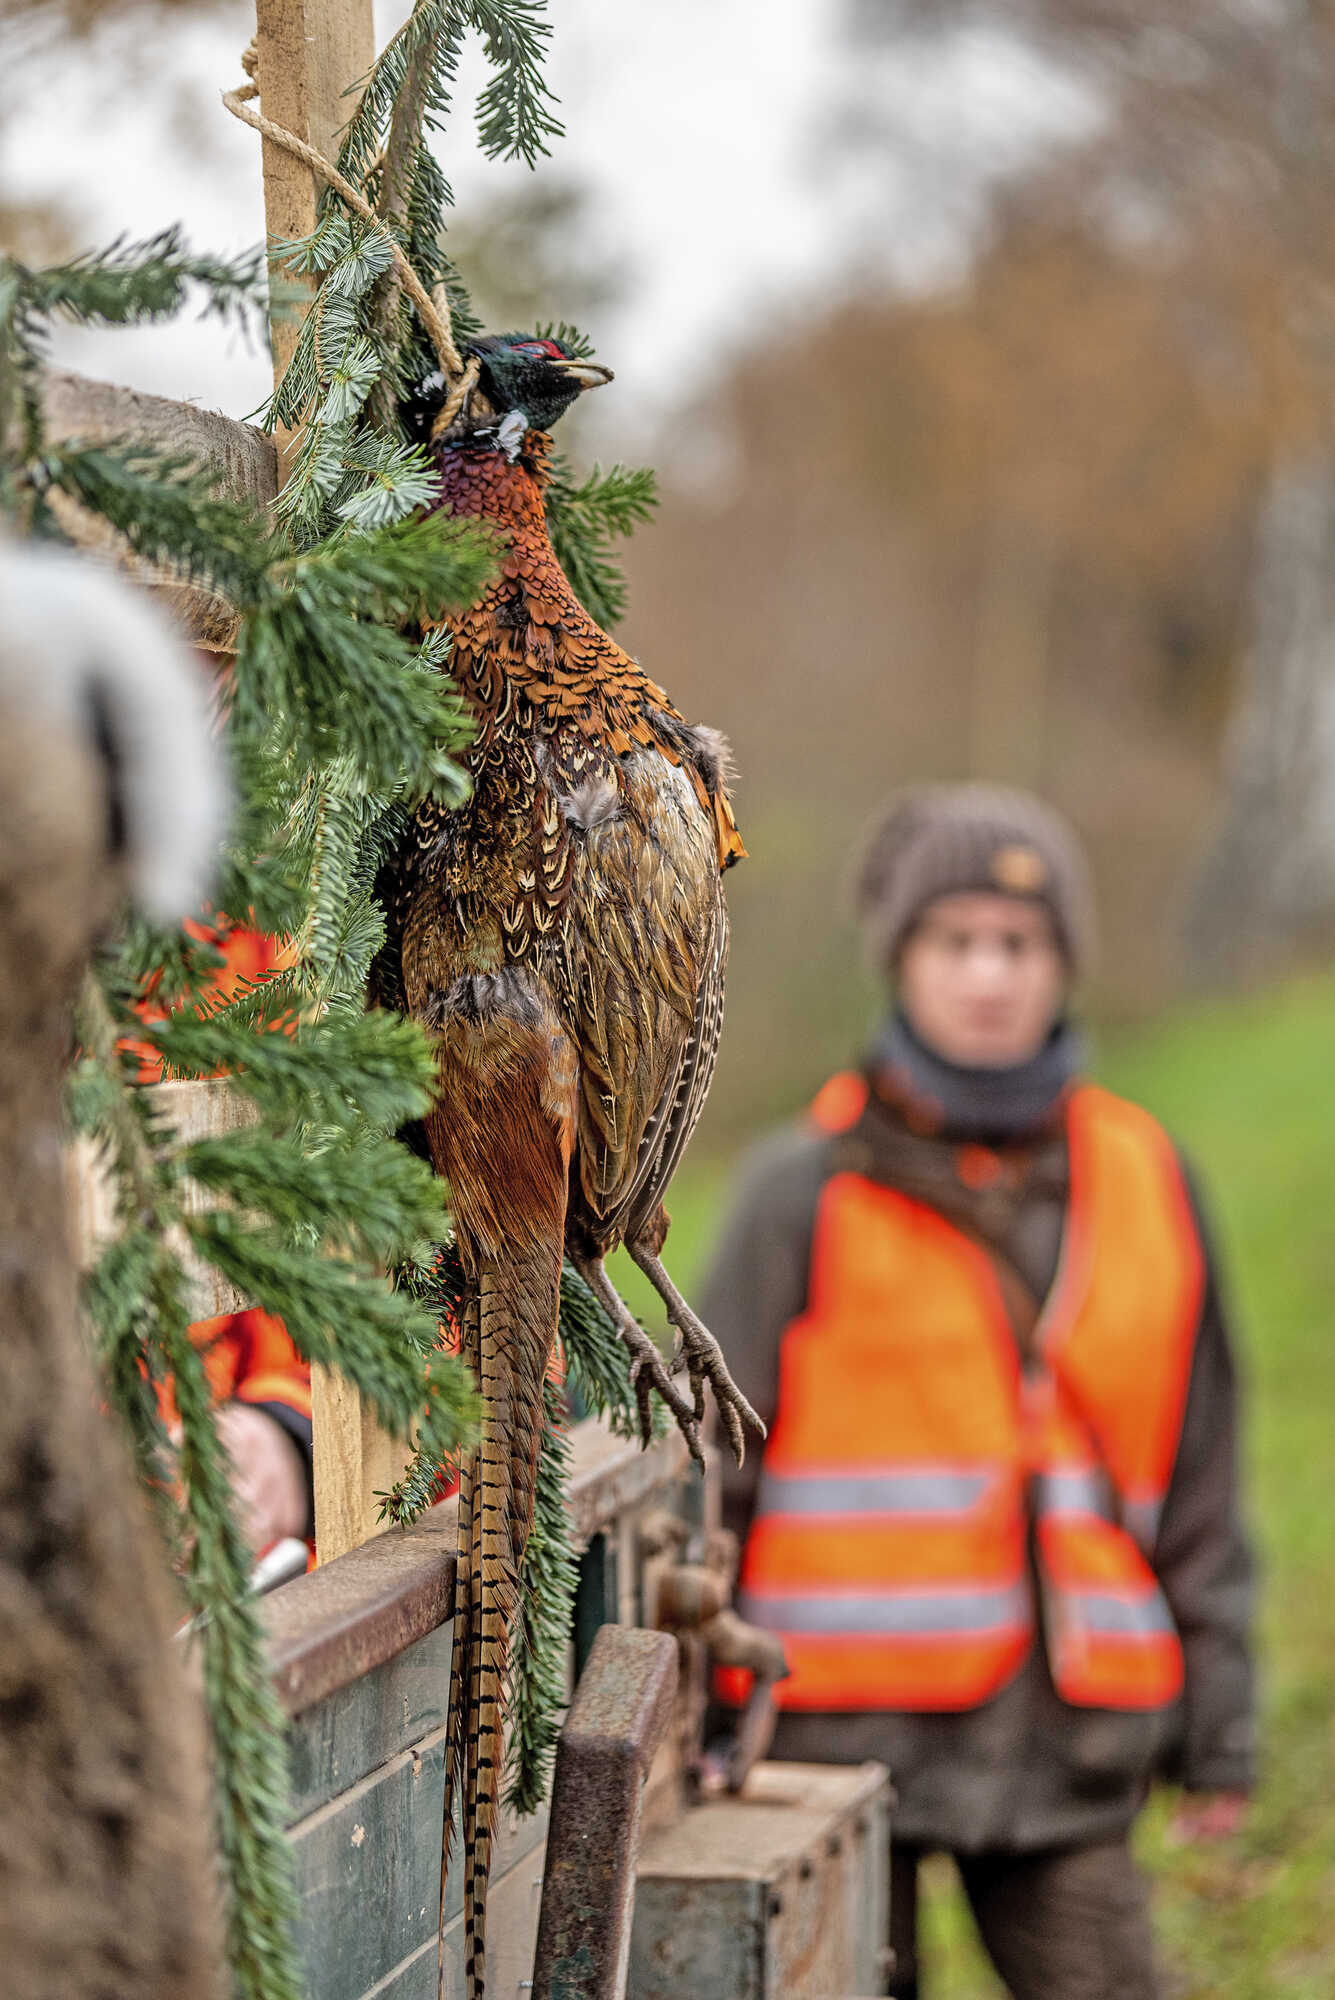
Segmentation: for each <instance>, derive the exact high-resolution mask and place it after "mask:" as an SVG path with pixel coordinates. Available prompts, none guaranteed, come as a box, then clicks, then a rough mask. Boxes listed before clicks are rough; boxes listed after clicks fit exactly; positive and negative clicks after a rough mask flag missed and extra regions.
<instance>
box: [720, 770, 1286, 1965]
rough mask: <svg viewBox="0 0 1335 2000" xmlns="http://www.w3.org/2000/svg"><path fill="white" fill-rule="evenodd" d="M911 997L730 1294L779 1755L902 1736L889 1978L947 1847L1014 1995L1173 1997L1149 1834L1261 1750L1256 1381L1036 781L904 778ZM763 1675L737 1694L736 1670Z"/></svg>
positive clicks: (885, 934) (904, 895) (888, 826)
mask: <svg viewBox="0 0 1335 2000" xmlns="http://www.w3.org/2000/svg"><path fill="white" fill-rule="evenodd" d="M858 905H859V914H860V917H861V920H862V923H863V926H864V929H865V932H866V937H867V941H868V945H869V949H870V951H871V953H872V955H873V957H874V960H875V962H876V964H877V966H878V968H880V969H882V970H883V971H884V974H885V976H886V978H887V980H888V982H889V988H890V995H889V999H890V1005H889V1011H888V1014H887V1017H886V1020H885V1023H884V1025H883V1026H882V1028H881V1029H880V1031H879V1032H878V1034H877V1035H876V1037H875V1039H874V1041H873V1042H872V1045H871V1047H870V1049H869V1050H868V1052H867V1054H866V1056H865V1058H864V1059H863V1061H862V1063H861V1064H860V1066H859V1067H858V1068H857V1069H856V1070H850V1071H849V1072H847V1073H845V1074H842V1075H839V1076H836V1077H834V1078H833V1079H832V1080H831V1081H830V1082H829V1083H827V1084H826V1085H825V1087H824V1088H823V1089H822V1091H821V1092H820V1094H819V1096H818V1097H817V1099H816V1101H815V1104H814V1105H813V1106H812V1109H811V1112H810V1114H809V1116H808V1118H807V1120H806V1121H805V1123H804V1124H803V1126H802V1127H801V1128H799V1129H797V1130H790V1131H786V1132H784V1133H782V1134H780V1135H778V1136H776V1137H773V1138H771V1139H770V1140H768V1141H767V1142H765V1143H764V1144H763V1145H762V1146H761V1147H760V1149H759V1151H758V1153H757V1154H756V1156H755V1157H754V1158H753V1160H752V1161H751V1163H750V1165H749V1169H748V1171H747V1172H746V1174H745V1177H744V1182H743V1186H742V1188H741V1191H740V1193H739V1195H738V1198H737V1202H736V1207H735V1210H734V1212H733V1214H732V1216H731V1219H730V1221H729V1223H728V1225H727V1228H726V1230H725V1233H724V1236H723V1239H722V1243H721V1245H720V1248H719V1250H718V1253H717V1257H716V1260H715V1265H714V1269H713V1274H712V1278H711V1281H710V1283H709V1285H708V1287H707V1290H706V1296H705V1299H704V1304H703V1311H704V1313H705V1316H706V1318H707V1320H708V1323H709V1324H710V1325H711V1326H712V1327H713V1329H714V1331H715V1332H716V1333H717V1335H718V1336H719V1338H720V1339H721V1340H722V1341H723V1343H724V1346H725V1348H726V1351H727V1354H728V1358H729V1363H730V1365H731V1367H732V1369H733V1372H734V1375H735V1377H736V1380H737V1382H738V1384H739V1386H740V1387H741V1388H742V1390H743V1391H744V1393H745V1394H746V1395H747V1396H748V1397H749V1398H750V1400H751V1402H752V1403H753V1404H754V1406H755V1408H756V1409H757V1410H758V1411H759V1413H760V1415H761V1416H762V1417H763V1418H764V1419H765V1420H766V1422H767V1423H768V1425H769V1427H770V1429H769V1438H768V1441H767V1443H766V1445H765V1447H764V1450H763V1453H762V1454H760V1455H759V1457H758V1458H748V1461H747V1464H746V1466H745V1467H744V1468H742V1469H740V1470H737V1469H734V1468H732V1467H731V1466H729V1467H727V1468H726V1469H725V1473H724V1480H725V1486H724V1495H725V1500H724V1505H725V1517H726V1519H727V1523H728V1525H729V1526H731V1527H732V1528H733V1529H734V1530H735V1531H736V1532H737V1533H738V1535H739V1536H740V1537H741V1538H742V1539H743V1556H742V1569H741V1579H740V1592H739V1599H738V1608H739V1610H740V1611H741V1613H742V1615H743V1616H744V1617H746V1618H748V1619H750V1620H752V1621H753V1622H754V1623H756V1624H758V1625H761V1626H764V1627H766V1628H767V1629H770V1630H773V1631H777V1632H779V1633H780V1634H781V1635H782V1637H783V1640H784V1644H785V1647H786V1650H787V1654H788V1661H789V1666H790V1669H791V1673H790V1677H789V1678H788V1680H786V1681H785V1682H782V1683H781V1684H780V1686H779V1689H778V1701H779V1705H780V1709H781V1713H780V1716H779V1721H778V1728H777V1733H776V1738H775V1744H774V1750H773V1753H772V1754H774V1755H776V1756H780V1757H786V1758H794V1759H798V1760H808V1761H816V1762H829V1761H834V1762H857V1761H861V1760H862V1759H864V1758H878V1759H880V1760H882V1761H883V1762H885V1763H886V1764H888V1765H889V1767H890V1770H891V1773H892V1777H893V1780H894V1784H895V1788H896V1791H897V1794H898V1803H897V1806H896V1808H895V1812H894V1816H893V1821H892V1859H891V1942H892V1944H893V1946H894V1948H895V1953H896V1960H895V1963H896V1970H895V1972H894V1975H893V1979H892V1984H891V1987H890V1991H891V1993H893V1994H895V1995H897V1996H899V2000H911V1996H914V1995H916V1994H917V1993H918V1992H919V1985H918V1960H917V1941H916V1893H917V1874H918V1865H919V1862H920V1860H921V1858H922V1857H923V1856H924V1855H925V1854H927V1853H929V1852H932V1851H944V1852H947V1853H949V1854H951V1855H952V1856H953V1857H954V1859H955V1862H956V1864H957V1867H958V1870H959V1873H960V1876H961V1879H962V1881H963V1885H964V1890H965V1893H966V1895H967V1897H968V1900H969V1903H970V1905H971V1908H972V1910H973V1914H974V1918H975V1920H976V1923H977V1925H978V1929H979V1931H980V1933H981V1936H982V1940H983V1943H984V1945H985V1947H986V1949H987V1951H988V1953H989V1955H990V1957H991V1959H992V1961H993V1963H994V1964H995V1966H996V1968H997V1971H998V1973H999V1974H1000V1976H1001V1978H1002V1979H1003V1980H1004V1982H1005V1983H1006V1985H1007V1987H1008V1988H1009V1990H1010V1992H1011V1993H1012V1995H1014V1996H1015V2000H1114V1996H1116V2000H1153V1996H1156V1995H1157V1994H1158V1993H1159V1991H1160V1988H1159V1986H1158V1984H1157V1982H1156V1976H1155V1970H1154V1961H1153V1949H1152V1943H1151V1933H1150V1923H1149V1909H1148V1892H1147V1889H1146V1887H1145V1885H1144V1883H1143V1882H1142V1880H1141V1878H1140V1876H1139V1875H1138V1873H1137V1871H1136V1869H1135V1866H1134V1864H1133V1862H1132V1858H1131V1853H1130V1848H1129V1835H1130V1832H1131V1827H1132V1823H1133V1821H1134V1819H1135V1817H1136V1815H1137V1813H1138V1812H1139V1810H1140V1808H1141V1807H1142V1805H1143V1804H1144V1802H1145V1799H1146V1795H1147V1791H1148V1788H1149V1785H1150V1781H1151V1779H1152V1778H1154V1777H1156V1776H1162V1777H1165V1778H1168V1779H1170V1780H1173V1781H1176V1782H1177V1783H1179V1784H1180V1785H1181V1786H1182V1787H1183V1788H1184V1791H1183V1798H1182V1801H1181V1804H1180V1806H1179V1810H1178V1814H1177V1819H1176V1822H1175V1832H1176V1834H1177V1836H1178V1837H1179V1838H1182V1839H1204V1838H1210V1837H1215V1836H1219V1835H1227V1834H1229V1833H1232V1832H1233V1831H1235V1830H1236V1829H1237V1828H1238V1826H1239V1825H1240V1823H1241V1820H1242V1816H1243V1811H1244V1804H1245V1799H1246V1796H1247V1794H1248V1792H1249V1790H1250V1788H1251V1786H1252V1783H1253V1674H1252V1666H1251V1660H1250V1652H1249V1628H1250V1623H1251V1618H1252V1598H1253V1579H1252V1560H1251V1555H1250V1552H1249V1548H1248V1542H1247V1538H1246V1535H1245V1532H1244V1529H1243V1526H1242V1523H1241V1521H1240V1517H1239V1503H1238V1482H1237V1469H1236V1458H1237V1409H1236V1403H1237V1397H1236V1386H1235V1376H1234V1366H1233V1360H1232V1357H1231V1354H1230V1348H1229V1341H1228V1335H1227V1329H1226V1323H1225V1316H1224V1312H1223V1308H1222V1305H1221V1302H1220V1294H1219V1288H1218V1283H1217V1279H1216V1272H1215V1265H1214V1258H1213V1254H1212V1252H1211V1249H1210V1245H1209V1239H1208V1235H1207V1232H1206V1228H1205V1225H1204V1222H1203V1220H1202V1214H1201V1208H1200V1203H1199V1198H1198V1196H1197V1193H1196V1191H1195V1187H1194V1183H1193V1180H1192V1177H1191V1175H1190V1173H1189V1171H1188V1170H1187V1168H1186V1167H1185V1166H1184V1165H1183V1162H1182V1161H1181V1159H1180V1158H1179V1156H1178V1154H1177V1152H1176V1150H1175V1148H1174V1147H1173V1145H1172V1143H1171V1142H1170V1140H1169V1139H1168V1138H1167V1136H1166V1135H1165V1134H1164V1132H1163V1131H1162V1130H1161V1128H1160V1127H1159V1126H1158V1125H1157V1124H1156V1123H1155V1121H1154V1120H1153V1119H1152V1118H1151V1117H1150V1116H1149V1115H1148V1114H1147V1113H1146V1112H1144V1111H1142V1110H1141V1109H1139V1108H1138V1107H1137V1106H1135V1105H1132V1104H1130V1103H1127V1102H1125V1101H1124V1100H1122V1099H1119V1098H1117V1097H1114V1096H1112V1095H1111V1094H1110V1093H1108V1092H1105V1091H1103V1090H1102V1089H1100V1088H1098V1087H1097V1086H1096V1085H1094V1084H1092V1083H1090V1082H1089V1081H1088V1080H1087V1079H1086V1077H1085V1074H1084V1070H1085V1051H1084V1047H1083V1043H1082V1040H1081V1036H1080V1033H1079V1030H1078V1029H1077V1027H1076V1026H1075V1024H1074V1022H1073V1020H1072V1018H1071V1014H1070V995H1071V990H1072V987H1073V985H1074V983H1075V981H1076V979H1077V978H1078V976H1079V974H1080V972H1081V970H1082V967H1083V966H1084V965H1085V964H1086V962H1087V959H1088V956H1089V952H1090V948H1091V943H1092V931H1093V916H1092V907H1091V900H1090V892H1089V886H1088V878H1087V873H1086V867H1085V862H1084V858H1083V856H1082V854H1081V852H1080V850H1079V847H1078V845H1077V842H1076V839H1075V837H1074V835H1073V833H1072V831H1071V830H1070V828H1069V827H1067V826H1066V825H1065V824H1064V822H1063V821H1061V820H1060V819H1059V818H1058V817H1057V815H1056V814H1055V813H1053V812H1052V811H1050V810H1049V809H1048V808H1047V807H1045V806H1044V805H1042V804H1041V803H1040V802H1039V801H1038V800H1036V799H1033V798H1031V797H1029V796H1027V795H1026V794H1023V793H1019V792H1009V791H1004V790H1001V789H993V788H989V787H983V786H973V785H969V786H941V787H930V788H926V789H923V790H921V791H918V792H915V793H912V794H910V795H907V796H905V797H903V798H901V799H900V800H899V801H898V802H896V803H895V804H894V806H893V807H892V809H891V810H890V811H889V813H888V814H887V815H886V816H885V818H884V819H883V821H882V822H881V824H880V825H879V827H878V828H877V830H876V832H875V834H874V836H873V838H872V840H871V842H870V844H869V846H868V849H867V852H866V855H865V858H864V860H863V864H862V869H861V875H860V880H859V884H858ZM746 1691H747V1683H746V1680H745V1677H744V1676H742V1675H740V1674H738V1673H737V1672H735V1671H725V1672H724V1673H723V1674H722V1675H721V1677H720V1684H719V1692H720V1694H721V1695H722V1696H723V1697H724V1699H725V1700H731V1701H733V1702H739V1701H741V1700H742V1699H744V1697H745V1694H746Z"/></svg>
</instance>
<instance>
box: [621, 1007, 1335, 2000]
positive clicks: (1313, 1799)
mask: <svg viewBox="0 0 1335 2000" xmlns="http://www.w3.org/2000/svg"><path fill="white" fill-rule="evenodd" d="M1333 1048H1335V977H1329V976H1323V977H1319V978H1307V979H1304V980H1302V981H1299V982H1297V983H1295V984H1292V985H1290V986H1287V987H1284V988H1281V989H1278V990H1276V991H1273V992H1270V993H1265V994H1259V995H1254V996H1251V997H1249V998H1247V999H1244V1000H1241V1001H1237V1000H1235V1001H1232V1002H1229V1003H1227V1004H1212V1005H1210V1006H1204V1007H1195V1008H1192V1009H1190V1010H1184V1011H1183V1012H1181V1013H1180V1014H1177V1015H1175V1016H1172V1017H1170V1018H1168V1019H1166V1020H1165V1021H1163V1022H1162V1023H1161V1024H1159V1025H1158V1026H1157V1027H1156V1028H1154V1029H1153V1030H1148V1031H1147V1030H1140V1031H1138V1032H1137V1033H1135V1034H1134V1035H1126V1036H1123V1037H1118V1038H1116V1039H1112V1040H1110V1041H1109V1042H1108V1044H1107V1046H1106V1047H1105V1048H1104V1050H1103V1052H1102V1057H1101V1060H1100V1062H1099V1063H1098V1065H1097V1070H1098V1074H1099V1075H1100V1077H1101V1079H1102V1080H1103V1081H1104V1082H1106V1083H1107V1084H1109V1085H1110V1086H1111V1087H1112V1088H1113V1089H1116V1090H1120V1091H1123V1092H1125V1093H1126V1095H1128V1096H1130V1097H1134V1098H1136V1099H1137V1100H1138V1101H1139V1102H1141V1103H1143V1104H1145V1105H1147V1106H1148V1107H1149V1108H1150V1109H1151V1110H1152V1111H1154V1112H1155V1113H1156V1114H1157V1116H1159V1117H1160V1118H1162V1119H1163V1121H1164V1123H1165V1124H1166V1125H1167V1126H1168V1128H1169V1130H1170V1131H1171V1132H1172V1133H1173V1134H1174V1136H1175V1137H1176V1138H1177V1139H1178V1140H1179V1141H1180V1142H1181V1143H1182V1145H1183V1146H1184V1147H1185V1148H1186V1150H1187V1152H1188V1154H1189V1155H1190V1157H1191V1159H1192V1160H1193V1162H1194V1164H1195V1165H1196V1167H1197V1169H1198V1171H1199V1175H1200V1177H1201V1179H1202V1181H1203V1183H1204V1186H1205V1191H1206V1195H1207V1199H1208V1200H1209V1203H1210V1206H1211V1208H1212V1211H1213V1214H1214V1218H1215V1223H1216V1235H1217V1237H1218V1239H1219V1243H1220V1247H1221V1251H1222V1258H1223V1264H1224V1270H1225V1274H1226V1278H1227V1279H1228V1280H1231V1282H1230V1283H1229V1286H1228V1289H1229V1292H1230V1294H1231V1297H1232V1301H1233V1308H1234V1321H1235V1326H1236V1331H1237V1338H1238V1345H1239V1349H1240V1353H1241V1359H1242V1365H1243V1368H1244V1375H1245V1386H1246V1392H1247V1417H1246V1431H1247V1463H1248V1468H1249V1475H1250V1479H1249V1483H1250V1490H1251V1497H1252V1517H1253V1520H1254V1524H1255V1530H1256V1536H1257V1541H1258V1544H1259V1546H1260V1550H1261V1554H1262V1560H1263V1563H1264V1598H1263V1614H1262V1628H1261V1638H1260V1650H1261V1660H1262V1673H1263V1680H1264V1696H1265V1724H1264V1774H1263V1781H1262V1786H1261V1790H1260V1793H1259V1795H1258V1797H1257V1799H1256V1801H1255V1804H1254V1807H1253V1812H1252V1816H1251V1819H1250V1821H1249V1824H1248V1826H1247V1829H1246V1831H1245V1833H1244V1834H1242V1835H1241V1836H1240V1837H1239V1838H1238V1839H1237V1840H1236V1841H1234V1842H1231V1843H1228V1844H1227V1845H1224V1846H1220V1847H1213V1848H1208V1849H1199V1850H1196V1851H1183V1850H1181V1849H1175V1848H1173V1847H1172V1846H1170V1845H1169V1843H1168V1842H1167V1840H1166V1838H1165V1827H1166V1824H1167V1818H1168V1808H1169V1805H1170V1803H1171V1801H1169V1800H1167V1799H1163V1800H1159V1801H1157V1802H1156V1803H1155V1805H1154V1806H1153V1807H1152V1808H1151V1811H1150V1812H1149V1813H1148V1814H1147V1815H1146V1817H1145V1820H1144V1822H1143V1823H1142V1826H1141V1829H1140V1836H1139V1849H1140V1853H1141V1857H1142V1859H1143V1861H1144V1863H1145V1865H1146V1867H1147V1868H1148V1869H1149V1870H1150V1871H1151V1873H1152V1874H1153V1876H1154V1877H1155V1880H1156V1883H1157V1923H1158V1929H1159V1936H1160V1942H1161V1953H1162V1959H1163V1964H1164V1969H1165V1974H1166V1980H1167V1987H1168V1992H1169V1993H1170V1994H1171V1995H1172V1996H1173V2000H1272V1996H1275V1995H1283V1996H1284V2000H1330V1996H1331V1995H1332V1994H1335V1577H1333V1575H1332V1570H1333V1569H1335V1561H1333V1558H1335V1505H1333V1504H1332V1484H1333V1483H1335V1482H1333V1481H1332V1457H1333V1454H1332V1450H1331V1431H1332V1425H1333V1424H1335V1227H1333V1226H1332V1219H1331V1208H1332V1204H1333V1203H1335V1092H1332V1089H1331V1081H1330V1079H1331V1071H1332V1063H1331V1054H1332V1049H1333ZM728 1181H729V1163H728V1162H727V1161H719V1160H704V1161H699V1160H689V1161H688V1162H687V1166H686V1168H685V1170H684V1171H683V1172H682V1173H681V1174H680V1175H679V1176H678V1178H677V1181H676V1182H675V1184H674V1186H673V1190H672V1199H671V1201H670V1204H669V1205H670V1207H671V1209H672V1213H673V1218H674V1228H673V1233H672V1238H671V1241H670V1243H669V1246H668V1261H669V1263H670V1265H671V1267H672V1269H673V1270H674V1272H675V1274H676V1275H677V1277H678V1279H679V1281H680V1282H681V1283H682V1284H683V1286H684V1287H685V1288H687V1290H688V1292H689V1287H690V1285H691V1284H692V1283H694V1282H695V1280H696V1279H697V1278H698V1277H699V1275H700V1272H701V1270H702V1267H703V1265H704V1262H705V1260H706V1258H707V1256H708V1253H709V1248H710V1244H711V1242H712V1238H713V1234H714V1231H715V1229H716V1227H717V1220H718V1217H719V1214H720V1210H721V1205H722V1204H725V1203H726V1201H727V1196H728ZM618 1267H619V1268H618V1272H617V1281H618V1283H622V1284H624V1287H625V1290H626V1294H627V1296H628V1297H629V1298H631V1300H632V1303H633V1304H634V1305H635V1306H636V1309H637V1310H644V1311H646V1312H647V1311H648V1300H647V1298H646V1294H645V1291H644V1288H643V1286H642V1283H641V1282H640V1275H639V1273H638V1272H637V1271H635V1270H634V1269H633V1268H632V1269H630V1270H629V1272H628V1271H627V1269H626V1267H625V1263H624V1260H622V1259H618ZM924 1945H925V1952H924V1956H925V1959H926V1962H927V1964H928V1966H929V1968H930V1971H929V1978H928V1986H927V1992H928V1996H929V2000H995V1997H996V1996H999V1995H1000V1994H1001V1992H1002V1989H1001V1987H1000V1986H999V1985H998V1983H997V1982H996V1980H995V1979H994V1978H993V1977H992V1976H991V1974H990V1973H989V1972H988V1970H987V1969H986V1967H985V1965H984V1963H983V1960H982V1958H981V1956H980V1954H979V1952H978V1949H977V1946H976V1945H975V1943H974V1941H973V1937H972V1933H971V1929H970V1925H969V1920H968V1916H967V1913H966V1912H965V1910H964V1907H963V1903H962V1900H961V1898H960V1896H959V1893H958V1891H957V1889H956V1887H955V1884H954V1879H953V1875H952V1872H951V1870H950V1867H949V1864H948V1863H945V1862H942V1863H940V1864H936V1865H934V1867H933V1871H932V1875H931V1880H930V1885H929V1889H928V1894H927V1897H926V1906H925V1911H924Z"/></svg>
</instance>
